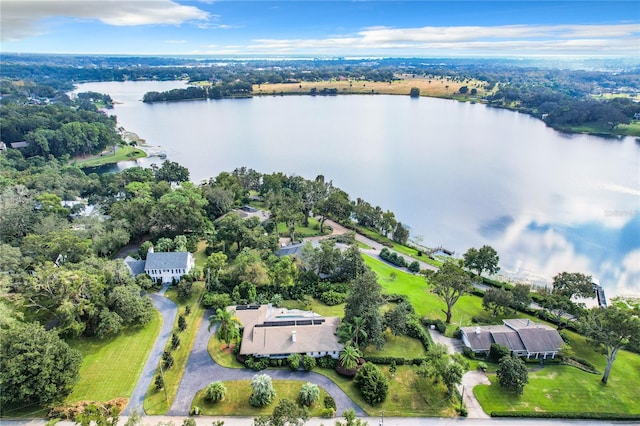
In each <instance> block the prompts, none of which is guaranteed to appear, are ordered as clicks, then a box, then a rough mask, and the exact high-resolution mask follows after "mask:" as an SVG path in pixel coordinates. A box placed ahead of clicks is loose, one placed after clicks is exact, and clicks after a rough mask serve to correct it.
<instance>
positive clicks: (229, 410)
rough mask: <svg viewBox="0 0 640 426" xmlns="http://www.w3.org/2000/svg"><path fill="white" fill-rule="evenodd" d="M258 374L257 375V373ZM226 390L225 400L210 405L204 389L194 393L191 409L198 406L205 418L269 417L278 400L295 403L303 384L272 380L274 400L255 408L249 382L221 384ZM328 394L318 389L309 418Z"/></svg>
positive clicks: (299, 381)
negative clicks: (317, 395) (250, 398)
mask: <svg viewBox="0 0 640 426" xmlns="http://www.w3.org/2000/svg"><path fill="white" fill-rule="evenodd" d="M257 374H259V373H257ZM223 383H224V386H225V387H226V388H227V394H226V396H225V398H224V399H223V400H222V401H220V402H218V403H216V404H212V403H209V402H207V401H205V400H204V389H202V390H200V391H199V392H198V393H196V396H195V397H194V399H193V402H192V404H191V409H192V410H193V407H195V406H198V408H199V409H200V414H202V415H205V416H252V417H253V416H256V417H257V416H265V415H270V414H271V413H272V411H273V408H274V407H275V406H276V405H278V401H279V400H280V399H288V400H290V401H294V402H296V401H297V400H298V392H299V391H300V388H301V387H302V385H303V384H304V383H305V382H304V381H302V380H273V387H274V389H275V390H276V398H275V400H274V401H273V402H272V403H271V404H269V405H268V406H266V407H261V408H256V407H252V406H251V405H250V404H249V397H250V396H251V380H231V381H226V382H223ZM327 395H328V393H327V391H326V390H324V389H323V388H322V387H321V388H320V398H319V399H318V402H317V403H316V404H314V406H313V407H311V409H310V410H309V415H310V416H311V417H318V416H320V414H321V411H322V408H323V407H324V405H323V401H324V397H325V396H327Z"/></svg>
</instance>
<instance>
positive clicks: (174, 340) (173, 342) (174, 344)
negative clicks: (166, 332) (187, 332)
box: [171, 333, 180, 349]
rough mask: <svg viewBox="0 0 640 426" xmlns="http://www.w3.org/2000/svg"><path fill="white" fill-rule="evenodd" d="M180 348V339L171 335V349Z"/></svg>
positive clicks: (175, 335)
mask: <svg viewBox="0 0 640 426" xmlns="http://www.w3.org/2000/svg"><path fill="white" fill-rule="evenodd" d="M178 346H180V337H179V336H178V335H177V334H176V333H173V334H172V335H171V349H176V348H177V347H178Z"/></svg>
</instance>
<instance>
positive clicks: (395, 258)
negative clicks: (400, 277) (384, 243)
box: [380, 247, 407, 268]
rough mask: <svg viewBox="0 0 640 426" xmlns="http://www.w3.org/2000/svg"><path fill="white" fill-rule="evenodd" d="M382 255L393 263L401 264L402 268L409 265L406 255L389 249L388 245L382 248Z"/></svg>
mask: <svg viewBox="0 0 640 426" xmlns="http://www.w3.org/2000/svg"><path fill="white" fill-rule="evenodd" d="M380 257H381V258H382V259H383V260H386V261H387V262H389V263H393V264H394V265H396V266H400V267H401V268H404V267H406V266H407V261H406V260H405V259H404V257H402V256H401V255H399V254H398V253H396V252H395V251H391V250H389V249H388V248H386V247H383V248H382V250H380Z"/></svg>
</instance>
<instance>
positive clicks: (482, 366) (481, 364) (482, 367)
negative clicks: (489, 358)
mask: <svg viewBox="0 0 640 426" xmlns="http://www.w3.org/2000/svg"><path fill="white" fill-rule="evenodd" d="M487 368H488V367H487V363H486V362H479V363H478V370H480V371H487Z"/></svg>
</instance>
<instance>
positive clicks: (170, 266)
mask: <svg viewBox="0 0 640 426" xmlns="http://www.w3.org/2000/svg"><path fill="white" fill-rule="evenodd" d="M124 262H125V263H126V265H127V266H128V267H129V270H130V271H131V274H132V275H133V276H137V275H140V274H143V273H146V274H148V275H149V276H150V277H151V279H152V280H153V281H156V282H158V281H159V282H162V283H169V282H172V281H179V280H180V278H182V276H183V275H186V274H188V273H189V271H191V268H193V266H194V265H195V261H194V259H193V256H192V255H191V253H189V252H186V251H181V252H159V253H155V252H154V251H153V248H150V249H149V253H147V260H146V261H145V260H136V259H133V258H132V257H129V256H127V258H126V259H125V260H124Z"/></svg>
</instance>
